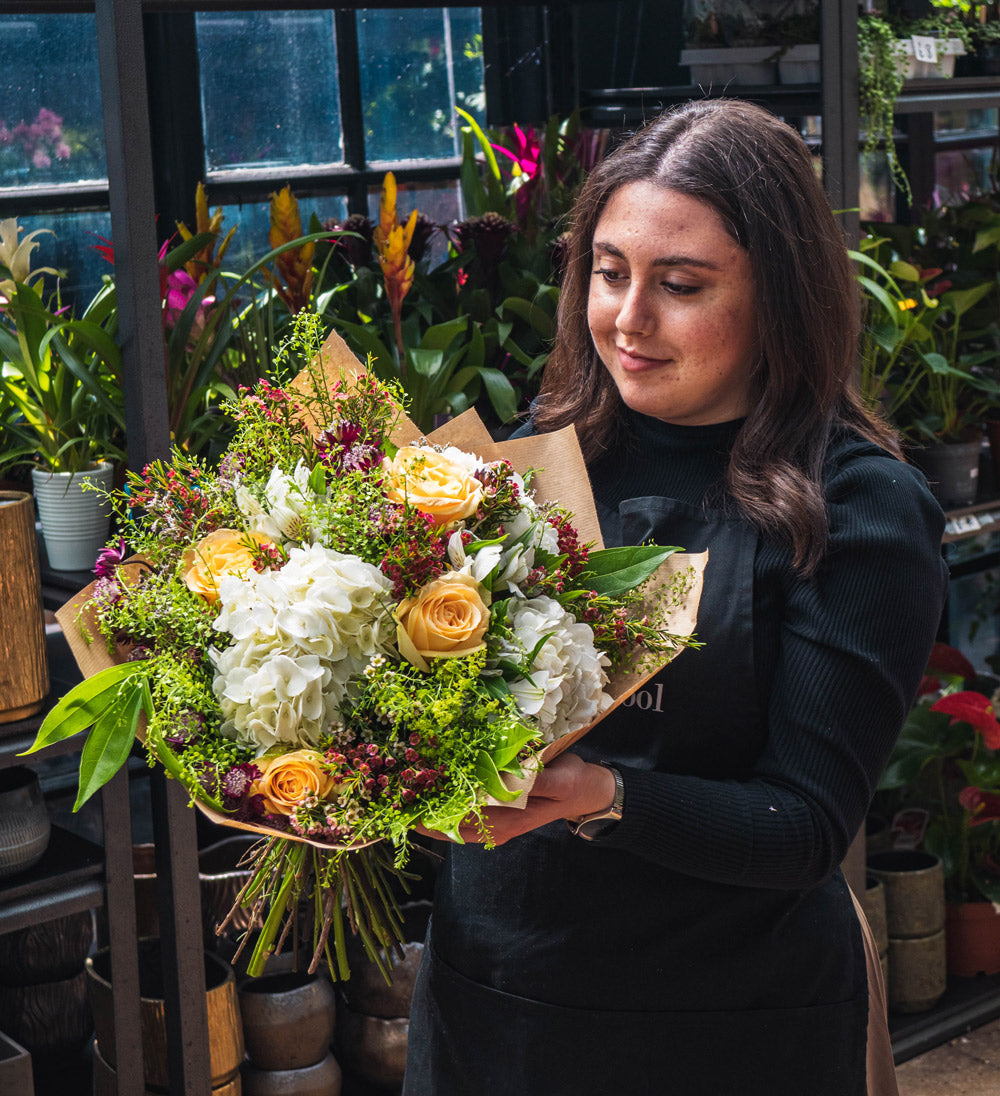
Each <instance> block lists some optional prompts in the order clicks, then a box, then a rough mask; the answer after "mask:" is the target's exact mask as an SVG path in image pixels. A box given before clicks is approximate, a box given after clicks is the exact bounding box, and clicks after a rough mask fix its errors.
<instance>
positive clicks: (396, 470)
mask: <svg viewBox="0 0 1000 1096" xmlns="http://www.w3.org/2000/svg"><path fill="white" fill-rule="evenodd" d="M382 467H383V469H384V471H385V473H386V494H387V495H388V497H389V498H390V499H392V501H393V502H400V503H406V504H407V505H409V506H412V507H413V508H414V509H415V510H420V511H421V512H422V513H424V514H430V516H431V517H432V518H433V519H434V524H435V525H449V524H451V523H452V522H455V521H460V520H461V519H462V518H467V517H469V515H470V514H474V513H475V512H476V510H477V508H478V507H479V503H480V502H481V501H482V498H483V485H482V484H481V483H480V482H479V480H477V479H476V478H475V477H474V476H473V475H471V474H470V473H469V471H468V470H467V469H465V468H463V467H462V466H461V465H460V464H456V463H455V462H454V461H450V460H448V458H447V457H445V456H443V455H442V454H441V453H438V452H437V451H436V450H434V449H424V448H419V447H417V446H413V445H405V446H403V448H402V449H400V450H399V451H398V452H397V453H396V456H395V457H394V458H393V459H392V461H389V460H386V461H385V462H384V463H383V466H382Z"/></svg>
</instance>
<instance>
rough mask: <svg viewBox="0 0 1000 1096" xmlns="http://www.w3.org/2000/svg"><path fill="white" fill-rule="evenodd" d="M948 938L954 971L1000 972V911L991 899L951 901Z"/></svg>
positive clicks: (967, 975) (968, 975) (964, 974)
mask: <svg viewBox="0 0 1000 1096" xmlns="http://www.w3.org/2000/svg"><path fill="white" fill-rule="evenodd" d="M945 940H946V944H947V954H948V970H949V972H950V973H951V974H957V975H959V976H960V977H963V978H973V977H975V976H976V975H977V974H1000V913H997V910H996V907H995V906H994V905H993V903H992V902H962V903H952V902H949V903H948V909H947V913H946V919H945Z"/></svg>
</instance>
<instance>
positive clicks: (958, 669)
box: [927, 643, 976, 678]
mask: <svg viewBox="0 0 1000 1096" xmlns="http://www.w3.org/2000/svg"><path fill="white" fill-rule="evenodd" d="M927 673H928V674H955V675H956V676H957V677H961V678H967V677H975V676H976V671H975V668H974V667H973V665H972V663H971V662H970V661H969V660H968V659H967V658H966V657H965V655H963V654H962V652H961V651H959V650H957V649H956V648H955V647H949V646H948V644H947V643H935V644H934V646H933V647H932V648H931V653H930V657H929V658H928V659H927Z"/></svg>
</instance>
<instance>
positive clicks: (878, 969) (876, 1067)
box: [848, 888, 899, 1096]
mask: <svg viewBox="0 0 1000 1096" xmlns="http://www.w3.org/2000/svg"><path fill="white" fill-rule="evenodd" d="M848 889H850V888H848ZM851 901H852V902H853V903H854V912H855V913H856V914H857V915H858V921H859V923H860V926H861V938H862V940H863V941H864V946H865V967H866V969H867V971H868V1049H867V1054H866V1057H865V1067H866V1072H867V1074H868V1096H899V1089H898V1088H897V1087H896V1064H895V1062H894V1061H893V1057H892V1043H891V1042H890V1040H889V1020H888V1014H887V1011H886V1003H885V984H884V983H883V981H882V964H881V963H880V962H879V958H878V949H877V948H876V946H875V937H874V936H873V935H872V930H871V928H870V927H869V925H868V919H867V918H866V917H865V913H864V910H863V909H862V908H861V905H860V904H859V902H858V900H857V898H856V897H855V896H854V891H851Z"/></svg>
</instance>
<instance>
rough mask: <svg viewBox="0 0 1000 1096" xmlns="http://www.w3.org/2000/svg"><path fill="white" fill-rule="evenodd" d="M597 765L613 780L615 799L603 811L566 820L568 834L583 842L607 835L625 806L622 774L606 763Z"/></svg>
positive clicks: (618, 820)
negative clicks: (601, 766)
mask: <svg viewBox="0 0 1000 1096" xmlns="http://www.w3.org/2000/svg"><path fill="white" fill-rule="evenodd" d="M599 764H601V765H603V766H604V767H605V768H606V769H607V770H608V771H609V772H610V773H611V775H612V776H613V777H614V778H615V797H614V799H612V800H611V806H610V807H605V808H604V810H603V811H595V812H594V813H593V814H585V815H582V816H581V817H580V818H567V819H566V825H567V826H569V832H570V833H572V834H574V835H575V836H577V837H582V838H583V839H584V841H593V840H594V838H595V837H600V836H601V835H602V834H605V833H607V832H608V830H610V829H611V827H612V826H614V825H615V823H616V822H621V820H622V809H623V808H624V806H625V782H624V781H623V780H622V774H621V773H620V772H619V771H618V770H617V769H616V768H615V767H614V765H609V764H608V763H607V762H606V761H601V762H599Z"/></svg>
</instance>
